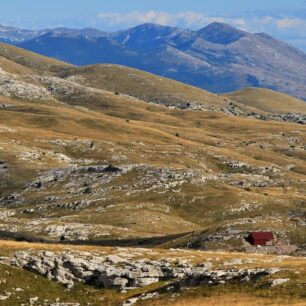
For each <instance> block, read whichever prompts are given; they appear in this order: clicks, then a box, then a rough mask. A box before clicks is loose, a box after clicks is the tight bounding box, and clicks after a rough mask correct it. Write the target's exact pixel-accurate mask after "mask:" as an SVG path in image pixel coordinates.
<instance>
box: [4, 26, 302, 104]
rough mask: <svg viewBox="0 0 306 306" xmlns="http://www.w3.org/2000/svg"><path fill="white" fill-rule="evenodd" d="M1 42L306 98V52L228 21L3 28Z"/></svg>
mask: <svg viewBox="0 0 306 306" xmlns="http://www.w3.org/2000/svg"><path fill="white" fill-rule="evenodd" d="M0 40H2V41H4V42H7V43H11V44H14V45H17V46H19V47H21V48H24V49H27V50H30V51H34V52H37V53H40V54H43V55H46V56H49V57H54V58H56V59H60V60H63V61H66V62H69V63H72V64H75V65H80V66H81V65H90V64H96V63H113V64H121V65H125V66H130V67H134V68H138V69H141V70H145V71H149V72H152V73H155V74H159V75H162V76H165V77H169V78H172V79H175V80H178V81H181V82H184V83H187V84H191V85H194V86H197V87H200V88H204V89H206V90H209V91H212V92H215V93H224V92H230V91H234V90H238V89H242V88H246V87H250V86H252V87H264V88H269V89H273V90H277V91H280V92H283V93H286V94H290V95H293V96H296V97H299V98H302V99H304V100H306V54H305V53H304V52H302V51H300V50H298V49H295V48H293V47H291V46H289V45H287V44H286V43H284V42H281V41H278V40H276V39H274V38H273V37H271V36H269V35H267V34H265V33H257V34H251V33H248V32H245V31H242V30H239V29H236V28H234V27H232V26H229V25H227V24H223V23H216V22H215V23H212V24H210V25H208V26H207V27H205V28H203V29H201V30H199V31H191V30H183V29H179V28H173V27H166V26H160V25H156V24H143V25H140V26H137V27H134V28H131V29H128V30H123V31H118V32H114V33H106V32H102V31H99V30H96V29H83V30H77V29H67V28H57V29H51V30H43V31H37V32H35V31H27V30H20V29H15V28H6V27H0Z"/></svg>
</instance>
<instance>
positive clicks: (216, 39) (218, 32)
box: [197, 22, 247, 45]
mask: <svg viewBox="0 0 306 306" xmlns="http://www.w3.org/2000/svg"><path fill="white" fill-rule="evenodd" d="M197 33H198V35H200V37H201V38H203V39H205V40H207V41H209V42H211V43H214V44H221V45H227V44H231V43H233V42H235V41H237V40H239V39H240V38H242V37H244V36H246V35H247V33H246V32H244V31H242V30H239V29H237V28H235V27H233V26H231V25H229V24H226V23H222V22H213V23H211V24H209V25H208V26H207V27H205V28H203V29H201V30H199V31H198V32H197Z"/></svg>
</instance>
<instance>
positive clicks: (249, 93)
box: [224, 88, 306, 114]
mask: <svg viewBox="0 0 306 306" xmlns="http://www.w3.org/2000/svg"><path fill="white" fill-rule="evenodd" d="M224 96H225V97H227V98H229V99H232V100H235V101H237V102H240V103H242V104H245V105H247V106H251V107H254V108H257V109H260V110H262V111H265V112H268V113H304V114H305V113H306V103H305V101H302V100H299V99H296V98H294V97H291V96H288V95H285V94H282V93H279V92H276V91H273V90H269V89H264V88H247V89H243V90H240V91H236V92H232V93H228V94H224Z"/></svg>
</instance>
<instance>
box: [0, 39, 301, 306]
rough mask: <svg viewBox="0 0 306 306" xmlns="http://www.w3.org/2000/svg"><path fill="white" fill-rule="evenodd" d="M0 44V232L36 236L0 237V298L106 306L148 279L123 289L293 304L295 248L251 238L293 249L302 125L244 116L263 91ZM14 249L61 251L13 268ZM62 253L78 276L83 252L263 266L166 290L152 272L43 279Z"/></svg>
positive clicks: (296, 298) (189, 298) (261, 108)
mask: <svg viewBox="0 0 306 306" xmlns="http://www.w3.org/2000/svg"><path fill="white" fill-rule="evenodd" d="M0 52H1V55H0V68H1V69H0V239H10V240H13V239H15V240H26V241H40V242H49V243H48V244H47V243H41V244H34V243H27V242H15V241H0V275H1V282H0V305H20V304H35V303H40V304H42V305H49V304H50V303H51V305H58V304H59V303H73V304H75V303H79V304H80V305H82V306H83V305H87V304H88V303H91V304H92V305H101V303H103V304H105V305H110V306H115V305H116V306H117V305H122V303H123V302H124V301H126V300H127V299H129V298H135V297H139V296H140V295H141V294H152V293H154V294H155V295H154V296H155V299H154V300H151V299H150V300H141V299H140V300H139V301H138V303H137V304H136V305H148V304H147V303H148V301H150V304H151V303H152V305H167V304H169V303H171V304H173V303H176V304H175V305H197V303H198V304H199V305H203V304H204V305H205V303H206V304H207V303H208V304H209V303H212V300H213V299H214V300H215V299H217V300H218V301H219V302H220V303H219V304H220V305H225V304H226V305H239V304H238V302H239V301H240V302H241V303H242V305H243V303H244V302H245V303H247V304H248V305H261V304H262V305H265V304H267V303H268V304H271V305H278V304H280V303H286V304H292V305H296V306H297V305H303V304H305V303H304V302H305V284H304V279H305V259H303V258H297V257H290V256H273V255H263V254H251V253H276V254H281V255H284V254H291V255H294V256H301V255H303V254H305V252H306V236H305V214H306V211H305V203H306V193H305V190H306V125H304V124H295V123H290V122H278V121H273V120H257V119H254V118H251V117H247V116H246V115H245V113H246V112H257V113H258V114H259V115H260V114H262V115H265V114H268V113H269V112H271V107H272V106H271V104H269V106H266V105H265V104H264V103H262V102H260V103H259V102H258V103H255V102H252V103H251V102H250V106H249V105H248V104H247V103H249V102H247V103H246V102H245V100H239V102H236V101H235V100H236V98H235V97H232V96H230V97H229V98H227V97H223V96H218V95H214V94H211V93H209V92H206V91H202V90H200V89H196V88H194V87H191V86H187V85H184V84H182V83H178V82H175V81H171V80H169V79H166V78H161V77H158V76H154V75H152V74H148V73H144V72H141V71H139V70H134V69H130V68H126V67H122V66H114V65H102V66H100V65H98V66H89V67H83V68H76V67H73V66H70V65H66V64H65V63H62V62H57V61H55V60H52V59H48V58H44V57H41V56H38V55H36V54H33V53H28V52H26V51H23V50H21V49H18V48H14V47H7V46H6V45H2V44H0ZM257 92H259V93H260V94H261V93H263V95H264V96H268V97H269V103H270V100H273V99H272V98H271V96H273V97H274V96H276V97H278V94H276V93H275V94H274V93H270V92H269V95H268V94H267V92H266V91H263V92H262V91H257ZM266 99H267V98H266ZM286 99H287V100H289V102H290V101H295V100H293V99H292V100H291V99H290V98H286ZM237 100H238V99H237ZM248 101H249V100H248ZM283 101H284V103H287V102H286V100H283ZM273 103H274V102H273ZM198 104H199V105H201V107H199V108H197V107H195V108H192V107H190V106H191V105H198ZM246 104H247V105H246ZM273 105H276V104H273ZM292 105H293V104H292ZM294 105H299V107H300V104H299V103H298V102H294ZM281 106H282V107H284V106H283V104H282V105H281ZM231 107H234V108H235V112H236V113H235V115H234V114H232V113H229V114H228V110H229V109H231ZM275 107H276V106H275ZM277 107H278V106H277ZM292 109H294V111H296V110H297V108H295V106H294V108H292ZM281 110H284V108H282V109H281V108H280V106H279V107H278V108H277V111H279V112H280V111H281ZM254 230H270V231H273V232H274V234H275V236H276V238H277V240H276V242H275V245H274V246H272V247H270V248H269V247H267V248H266V247H262V248H257V247H253V246H251V245H250V244H249V243H248V242H247V241H246V240H245V236H246V235H247V234H248V233H249V232H250V231H254ZM51 243H52V244H51ZM72 244H74V245H72ZM76 244H78V245H76ZM99 244H100V245H105V246H109V247H101V246H99ZM114 246H115V247H114ZM120 246H121V247H120ZM122 246H129V248H123V247H122ZM132 247H133V248H132ZM135 247H137V248H135ZM139 247H145V248H143V249H140V248H139ZM174 248H175V249H174ZM177 248H181V249H180V250H179V249H177ZM186 248H187V249H186ZM191 249H199V250H202V251H199V250H191ZM203 250H206V251H205V252H204V251H203ZM207 250H209V251H207ZM216 250H218V252H216ZM229 251H240V252H244V253H229ZM24 252H42V253H41V254H42V258H43V260H46V265H47V266H49V264H50V262H49V260H52V256H55V255H56V254H57V253H58V252H61V254H63V256H64V257H65V258H66V260H68V261H67V265H64V264H63V263H62V262H60V261H57V262H56V264H57V266H56V268H54V269H53V270H52V272H50V271H49V272H48V271H46V270H45V269H44V267H43V266H41V265H40V264H39V262H37V261H35V259H33V258H32V257H30V261H31V263H32V264H33V265H34V266H23V268H24V269H19V268H16V267H15V266H13V261H12V258H15V256H20V258H21V260H22V259H23V258H25V254H26V253H24ZM50 252H51V253H50ZM18 254H19V255H18ZM50 254H51V255H50ZM73 254H76V255H75V256H81V259H77V261H76V264H77V265H76V266H75V268H76V270H75V271H76V274H78V275H82V276H83V277H84V278H85V279H86V277H87V276H88V275H87V274H86V273H85V274H84V275H83V274H82V273H81V270H80V269H81V267H88V263H89V262H90V260H95V259H97V260H98V259H99V260H100V259H101V258H102V261H104V262H106V263H107V262H111V260H113V261H114V263H115V262H116V260H118V258H119V259H120V260H121V259H122V258H123V257H124V258H125V259H124V260H125V261H126V262H127V263H126V265H127V266H130V264H131V262H132V261H133V260H135V258H136V259H137V260H139V262H138V263H137V264H136V265H137V267H138V269H139V270H137V271H136V272H137V273H140V274H139V275H140V276H141V275H143V273H146V272H145V271H149V272H150V271H151V270H150V269H148V267H147V266H146V265H147V263H148V261H150V260H151V261H152V262H153V265H154V263H156V262H157V261H161V262H168V261H169V264H170V263H171V264H173V265H174V266H176V267H178V268H180V267H181V268H184V267H187V268H188V265H189V264H201V265H202V266H200V267H202V268H203V264H204V267H205V265H206V264H208V266H209V267H211V268H212V269H215V270H214V272H213V273H215V274H216V275H218V274H220V275H222V273H236V272H235V271H236V270H237V271H238V270H239V269H244V270H245V271H246V272H245V273H246V279H247V278H248V277H249V276H248V275H249V274H248V273H249V272H248V271H250V270H249V269H253V270H256V271H257V270H258V269H263V270H259V272H260V271H266V270H267V269H274V270H275V269H276V270H275V271H276V274H275V275H274V274H273V275H266V276H265V277H263V278H261V279H260V280H257V279H256V280H255V283H244V284H241V283H240V282H238V281H234V282H228V281H226V282H225V283H218V284H213V285H212V284H210V285H208V286H198V287H195V288H193V287H191V288H192V290H191V289H189V290H185V289H184V288H183V289H182V290H181V289H179V290H176V289H175V288H176V286H177V285H178V283H174V287H173V286H172V287H173V288H174V289H171V290H174V293H175V295H173V292H172V291H171V290H170V289H169V288H170V287H169V283H168V282H165V281H160V282H154V281H153V283H152V284H150V285H147V286H143V287H141V288H129V289H130V290H128V291H126V290H121V291H120V290H118V288H117V289H116V288H108V289H107V288H101V287H97V286H96V285H95V283H88V284H84V283H83V282H80V283H77V282H76V284H75V286H74V287H72V288H70V289H69V288H68V289H67V288H65V287H63V286H62V285H60V284H57V283H55V282H54V281H52V280H50V279H53V276H54V275H55V274H56V273H62V274H61V275H62V276H66V275H67V272H68V268H69V266H71V263H72V261H73V260H74V259H73V257H72V256H74V255H73ZM120 256H121V257H120ZM129 256H132V257H131V258H130V257H129ZM133 256H134V257H135V258H134V257H133ZM133 258H134V259H133ZM69 260H70V262H69ZM79 260H80V261H79ZM120 260H119V261H118V262H117V264H116V265H114V266H112V267H111V271H110V272H107V273H109V274H110V277H112V276H113V277H115V276H114V275H116V274H112V273H116V271H120V270H118V269H120V267H121V263H122V262H120ZM182 260H183V261H182ZM33 267H34V269H33ZM35 267H36V268H35ZM150 267H152V266H150ZM73 269H74V268H73ZM92 269H93V271H96V272H98V271H100V270H99V269H101V265H100V264H99V266H98V267H97V268H95V267H94V268H92ZM95 269H96V270H95ZM209 269H210V268H209ZM166 270H167V269H166ZM31 271H36V272H38V274H40V275H36V274H34V273H33V272H31ZM224 271H225V272H224ZM233 271H234V272H233ZM99 273H102V275H104V274H105V273H106V272H105V271H104V272H103V271H100V272H99ZM103 273H104V274H103ZM126 273H129V272H126ZM260 273H262V272H260ZM132 274H133V273H132ZM43 276H44V277H43ZM121 276H122V275H121ZM47 278H49V279H47ZM275 280H278V281H279V280H280V282H283V283H282V284H281V285H279V286H276V287H271V284H272V283H273V282H274V281H275ZM171 281H173V280H171ZM178 281H179V283H180V282H181V281H180V280H178ZM252 281H253V280H252ZM29 284H30V285H29ZM165 286H168V287H167V289H169V290H170V291H169V290H165V288H166V287H165ZM187 288H188V287H187ZM156 292H157V293H158V294H157V295H156ZM149 297H150V295H149ZM151 297H152V295H151ZM8 303H9V304H8ZM252 303H253V304H252ZM217 305H218V304H217Z"/></svg>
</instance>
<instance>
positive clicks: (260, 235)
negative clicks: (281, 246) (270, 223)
mask: <svg viewBox="0 0 306 306" xmlns="http://www.w3.org/2000/svg"><path fill="white" fill-rule="evenodd" d="M250 236H252V238H253V239H256V240H273V239H274V235H273V233H272V232H251V233H250Z"/></svg>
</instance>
